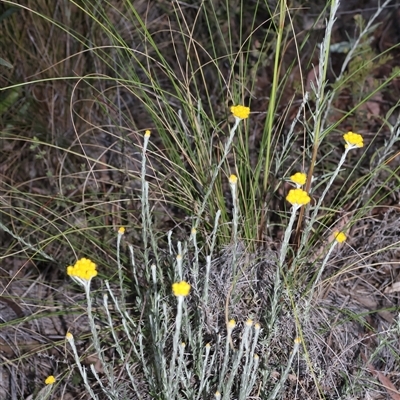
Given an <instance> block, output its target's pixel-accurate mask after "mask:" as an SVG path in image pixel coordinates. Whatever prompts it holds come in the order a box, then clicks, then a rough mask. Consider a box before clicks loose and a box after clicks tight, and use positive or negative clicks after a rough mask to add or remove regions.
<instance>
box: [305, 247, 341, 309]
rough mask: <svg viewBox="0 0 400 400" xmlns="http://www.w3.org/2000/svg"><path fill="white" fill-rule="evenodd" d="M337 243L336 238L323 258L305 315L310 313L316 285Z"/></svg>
mask: <svg viewBox="0 0 400 400" xmlns="http://www.w3.org/2000/svg"><path fill="white" fill-rule="evenodd" d="M337 243H338V242H337V241H336V240H334V241H333V243H332V244H331V246H330V248H329V250H328V253H327V255H326V256H325V258H324V259H323V261H322V264H321V266H320V268H319V271H318V275H317V277H316V278H315V280H314V282H313V284H312V287H311V290H310V295H309V296H308V302H307V305H306V310H305V316H306V317H307V316H308V314H309V312H310V306H311V299H312V297H313V294H314V290H315V287H316V286H317V282H318V281H319V280H320V278H321V275H322V273H323V271H324V269H325V266H326V264H327V262H328V260H329V257H330V256H331V254H332V251H333V249H334V248H335V246H336V244H337Z"/></svg>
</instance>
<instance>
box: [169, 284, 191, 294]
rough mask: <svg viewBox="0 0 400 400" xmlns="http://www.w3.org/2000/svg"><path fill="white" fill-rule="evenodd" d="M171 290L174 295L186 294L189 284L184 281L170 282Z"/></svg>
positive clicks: (188, 290)
mask: <svg viewBox="0 0 400 400" xmlns="http://www.w3.org/2000/svg"><path fill="white" fill-rule="evenodd" d="M172 291H173V292H174V295H175V296H187V295H188V294H189V292H190V284H189V283H187V282H185V281H180V282H175V283H173V284H172Z"/></svg>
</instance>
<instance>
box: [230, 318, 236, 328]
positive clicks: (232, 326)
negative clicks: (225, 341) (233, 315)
mask: <svg viewBox="0 0 400 400" xmlns="http://www.w3.org/2000/svg"><path fill="white" fill-rule="evenodd" d="M235 326H236V321H235V320H234V319H231V320H229V322H228V329H229V330H232V329H233V328H234V327H235Z"/></svg>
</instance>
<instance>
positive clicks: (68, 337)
mask: <svg viewBox="0 0 400 400" xmlns="http://www.w3.org/2000/svg"><path fill="white" fill-rule="evenodd" d="M65 338H66V339H67V340H72V339H73V338H74V335H73V334H72V333H71V332H67V333H66V334H65Z"/></svg>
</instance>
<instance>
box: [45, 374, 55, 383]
mask: <svg viewBox="0 0 400 400" xmlns="http://www.w3.org/2000/svg"><path fill="white" fill-rule="evenodd" d="M55 382H56V378H54V376H53V375H50V376H48V377H47V378H46V380H45V381H44V383H45V384H46V385H52V384H53V383H55Z"/></svg>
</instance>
